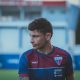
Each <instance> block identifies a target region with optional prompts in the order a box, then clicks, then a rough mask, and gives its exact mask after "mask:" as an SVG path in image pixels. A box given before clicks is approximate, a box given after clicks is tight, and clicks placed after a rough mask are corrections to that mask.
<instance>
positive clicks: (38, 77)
mask: <svg viewBox="0 0 80 80" xmlns="http://www.w3.org/2000/svg"><path fill="white" fill-rule="evenodd" d="M28 30H29V34H30V37H31V44H32V46H33V49H30V50H28V51H26V52H24V53H23V54H22V56H21V58H20V62H19V80H73V66H72V59H71V56H70V55H69V53H68V52H66V51H65V50H62V49H60V48H58V47H55V46H53V45H52V44H51V41H50V40H51V37H52V35H53V29H52V25H51V23H50V22H49V21H48V20H46V19H44V18H39V19H35V20H34V21H32V22H31V23H30V24H29V26H28Z"/></svg>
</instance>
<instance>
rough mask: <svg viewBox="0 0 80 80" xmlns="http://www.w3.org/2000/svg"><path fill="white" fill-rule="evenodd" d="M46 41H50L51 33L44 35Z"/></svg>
mask: <svg viewBox="0 0 80 80" xmlns="http://www.w3.org/2000/svg"><path fill="white" fill-rule="evenodd" d="M46 39H47V40H48V41H49V40H50V39H51V33H46Z"/></svg>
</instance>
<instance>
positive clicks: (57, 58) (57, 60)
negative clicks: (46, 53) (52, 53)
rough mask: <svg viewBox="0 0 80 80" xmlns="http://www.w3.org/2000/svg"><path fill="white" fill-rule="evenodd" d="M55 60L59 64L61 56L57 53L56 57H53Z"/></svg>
mask: <svg viewBox="0 0 80 80" xmlns="http://www.w3.org/2000/svg"><path fill="white" fill-rule="evenodd" d="M54 60H55V62H56V63H57V65H61V63H62V60H63V57H62V56H59V55H57V56H56V57H54Z"/></svg>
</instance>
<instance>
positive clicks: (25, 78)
mask: <svg viewBox="0 0 80 80" xmlns="http://www.w3.org/2000/svg"><path fill="white" fill-rule="evenodd" d="M19 80H29V77H19Z"/></svg>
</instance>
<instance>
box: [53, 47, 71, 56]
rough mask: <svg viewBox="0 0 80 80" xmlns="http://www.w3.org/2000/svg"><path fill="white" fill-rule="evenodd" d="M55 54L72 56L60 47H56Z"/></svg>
mask: <svg viewBox="0 0 80 80" xmlns="http://www.w3.org/2000/svg"><path fill="white" fill-rule="evenodd" d="M54 48H55V52H56V53H58V54H61V55H64V56H70V53H69V52H68V51H66V50H64V49H62V48H59V47H55V46H54Z"/></svg>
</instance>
